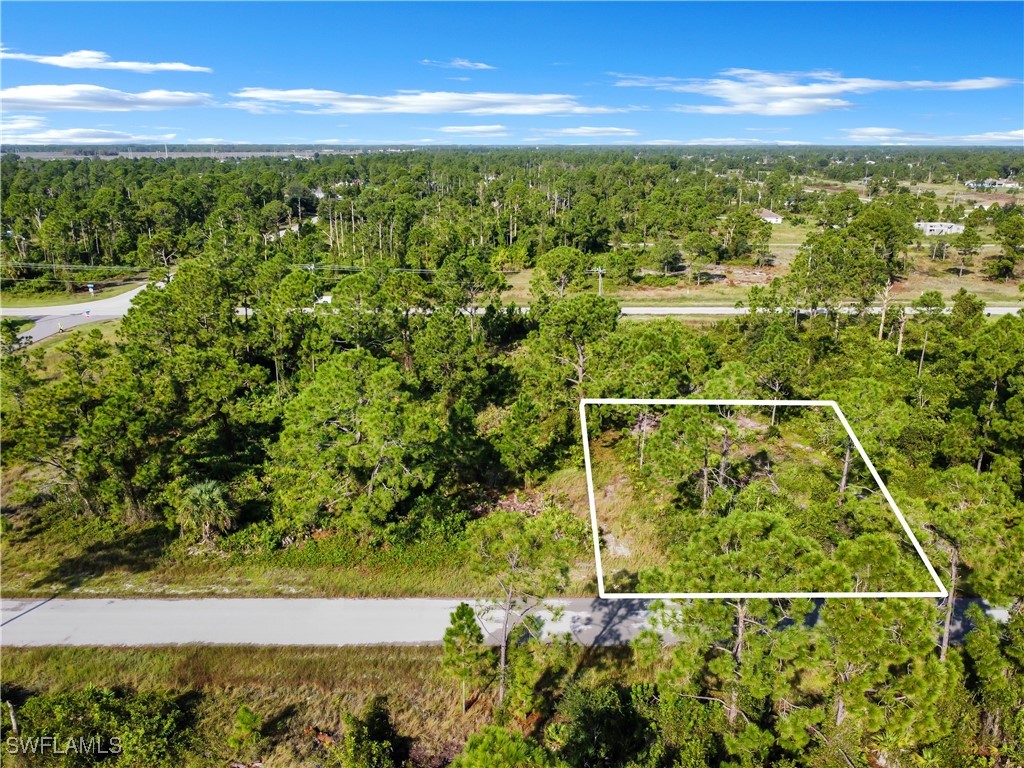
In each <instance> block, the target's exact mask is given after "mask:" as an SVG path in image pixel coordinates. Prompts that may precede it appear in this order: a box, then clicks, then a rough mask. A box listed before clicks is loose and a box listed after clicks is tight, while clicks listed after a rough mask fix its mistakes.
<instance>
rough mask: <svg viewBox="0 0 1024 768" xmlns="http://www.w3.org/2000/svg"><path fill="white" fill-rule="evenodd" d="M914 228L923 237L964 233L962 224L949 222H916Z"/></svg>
mask: <svg viewBox="0 0 1024 768" xmlns="http://www.w3.org/2000/svg"><path fill="white" fill-rule="evenodd" d="M914 226H915V227H917V228H918V229H919V230H921V232H922V233H923V234H925V235H959V234H960V233H961V232H963V231H964V225H963V224H954V223H953V222H951V221H918V222H917V223H915V224H914Z"/></svg>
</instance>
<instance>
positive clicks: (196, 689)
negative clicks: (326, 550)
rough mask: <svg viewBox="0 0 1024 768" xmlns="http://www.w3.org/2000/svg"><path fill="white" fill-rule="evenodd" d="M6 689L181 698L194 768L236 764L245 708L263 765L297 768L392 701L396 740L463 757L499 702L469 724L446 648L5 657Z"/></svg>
mask: <svg viewBox="0 0 1024 768" xmlns="http://www.w3.org/2000/svg"><path fill="white" fill-rule="evenodd" d="M2 680H3V684H4V686H5V688H6V689H8V690H15V691H22V692H24V691H28V692H33V693H55V692H58V691H67V690H76V689H81V688H83V687H85V686H87V685H95V686H103V687H111V688H115V687H125V688H129V689H132V690H138V691H156V692H170V693H171V694H174V695H178V696H181V697H182V700H183V701H185V702H187V706H189V707H190V709H191V711H192V713H193V715H194V722H195V730H196V732H197V735H198V737H199V740H200V742H201V747H202V748H200V749H196V750H193V751H192V754H191V755H190V760H189V762H188V763H187V764H188V765H192V766H224V765H226V764H227V762H228V760H229V759H231V758H233V757H235V755H233V754H231V753H230V750H229V748H228V747H227V739H228V737H229V735H230V734H231V731H232V727H233V721H234V716H235V713H236V712H237V711H238V708H239V707H240V706H242V705H243V704H244V705H247V706H249V707H250V708H252V709H253V710H254V711H255V712H256V713H257V714H259V715H260V716H261V717H262V718H263V722H264V728H263V733H264V738H265V739H266V742H265V743H266V748H265V750H264V751H263V753H262V757H263V761H264V764H265V765H268V766H281V767H282V768H290V767H292V766H295V767H296V768H297V767H298V766H305V765H311V764H313V763H315V762H318V761H319V760H322V759H323V756H324V751H323V748H322V747H321V746H320V743H319V742H318V741H317V737H316V734H318V733H325V734H328V736H330V737H332V738H335V739H336V738H338V736H339V735H340V732H341V730H342V721H341V718H342V714H343V713H344V712H353V711H359V710H361V709H362V707H363V706H364V704H365V703H366V702H367V701H369V700H370V699H371V698H372V697H374V696H376V695H383V696H387V698H388V703H389V707H390V710H391V714H392V717H393V719H394V721H395V725H396V727H397V731H398V733H399V734H400V735H402V736H404V737H411V738H413V739H414V746H415V747H416V748H417V749H419V750H420V751H421V752H423V753H425V754H427V755H440V754H445V753H455V752H457V751H458V750H459V749H461V746H462V744H463V743H464V742H465V740H466V738H467V737H468V735H469V734H470V733H472V732H473V731H475V730H476V729H478V728H479V727H480V726H481V725H483V724H485V723H486V722H488V721H489V720H490V713H491V710H492V704H493V699H494V691H493V690H491V689H490V688H488V689H486V690H485V691H484V692H483V694H482V696H481V698H480V700H478V701H476V702H475V705H474V706H473V707H471V708H470V710H469V712H467V713H466V714H463V713H462V710H461V704H460V699H459V694H458V689H457V687H456V684H455V682H454V681H453V680H450V679H449V678H447V677H446V676H445V675H444V674H443V672H442V670H441V649H440V648H439V647H365V648H360V647H352V648H316V647H301V648H297V647H284V648H262V647H210V646H198V647H196V646H192V647H167V648H151V649H121V648H4V664H3V672H2ZM15 687H16V688H15ZM492 687H493V686H492ZM12 698H15V697H13V696H12ZM4 716H5V719H6V716H7V713H6V712H5V713H4ZM204 752H207V755H206V756H205V758H204V755H203V753H204Z"/></svg>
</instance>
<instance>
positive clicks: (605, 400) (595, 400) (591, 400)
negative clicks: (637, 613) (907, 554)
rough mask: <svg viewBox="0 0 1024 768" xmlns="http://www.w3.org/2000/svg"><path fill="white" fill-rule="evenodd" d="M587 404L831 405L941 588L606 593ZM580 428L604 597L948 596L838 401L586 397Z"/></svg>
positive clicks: (606, 598)
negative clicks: (928, 589) (918, 589)
mask: <svg viewBox="0 0 1024 768" xmlns="http://www.w3.org/2000/svg"><path fill="white" fill-rule="evenodd" d="M588 405H754V406H762V407H763V406H777V405H783V406H786V405H791V406H816V407H822V408H831V409H832V410H833V411H835V414H836V416H838V417H839V421H840V423H841V424H842V425H843V428H844V429H846V434H848V435H849V436H850V439H851V440H852V441H853V444H854V445H855V446H856V447H857V453H859V454H860V457H861V458H862V459H863V460H864V463H865V464H866V465H867V468H868V470H869V471H870V472H871V476H872V477H873V478H874V479H875V482H876V483H878V487H879V488H881V489H882V495H884V496H885V500H886V501H887V502H889V506H890V507H891V508H892V510H893V512H895V513H896V519H897V520H899V521H900V525H902V526H903V530H904V532H905V533H906V534H907V536H908V537H909V538H910V542H911V543H912V544H913V545H914V549H915V550H916V551H917V554H918V556H919V557H920V558H921V562H923V563H924V566H925V568H927V569H928V574H929V575H930V576H931V577H932V580H933V581H934V582H935V585H936V586H937V587H938V590H937V591H935V592H605V589H604V569H603V568H602V566H601V537H600V536H599V534H598V527H597V505H596V503H595V501H594V475H593V472H592V470H591V467H590V437H589V435H588V434H587V410H586V409H587V406H588ZM580 428H581V431H582V434H583V461H584V464H585V465H586V471H587V497H588V499H589V501H590V524H591V530H592V532H593V535H594V559H595V561H596V564H597V590H598V594H599V595H600V597H601V599H603V600H633V599H636V598H646V599H662V600H674V599H684V598H694V599H722V598H727V599H737V598H744V597H751V598H766V599H767V598H771V599H792V598H800V597H943V598H944V597H949V591H948V590H947V589H946V588H945V587H944V586H943V585H942V582H941V581H940V580H939V576H938V574H937V573H936V572H935V569H934V568H933V567H932V564H931V562H930V561H929V560H928V557H927V556H926V555H925V553H924V550H923V549H922V548H921V544H920V543H919V542H918V540H917V537H916V536H915V535H914V532H913V531H912V530H910V526H909V525H907V521H906V518H904V517H903V513H902V512H901V511H900V508H899V506H897V504H896V501H895V500H894V499H893V497H892V495H891V494H890V493H889V489H888V488H886V487H885V483H883V482H882V478H881V477H879V476H878V471H877V470H876V469H875V465H874V464H872V463H871V459H869V458H868V455H867V453H866V452H865V451H864V448H863V446H861V444H860V440H858V439H857V436H856V435H855V434H854V433H853V428H852V427H851V426H850V422H848V421H847V420H846V416H844V415H843V412H842V411H841V410H840V409H839V404H838V403H837V402H836V401H835V400H725V399H711V400H703V399H698V398H692V399H691V398H683V399H677V400H659V399H643V398H639V399H634V398H620V397H585V398H583V399H582V400H580Z"/></svg>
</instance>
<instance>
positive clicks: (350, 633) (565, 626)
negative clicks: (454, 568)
mask: <svg viewBox="0 0 1024 768" xmlns="http://www.w3.org/2000/svg"><path fill="white" fill-rule="evenodd" d="M460 602H468V603H470V604H472V605H474V606H475V607H476V608H477V610H478V617H480V620H481V624H482V626H483V629H484V633H485V635H486V636H487V641H488V642H489V643H491V644H495V643H496V642H497V639H498V637H500V629H501V624H500V621H501V616H500V614H499V613H498V612H497V611H496V610H495V611H491V612H490V613H487V611H486V606H485V605H483V604H481V603H478V602H476V601H474V600H473V598H465V599H463V600H459V599H454V598H453V599H430V598H404V599H386V600H385V599H377V600H374V599H345V598H342V599H301V598H263V599H260V598H211V599H198V600H149V599H117V600H114V599H110V600H96V599H82V600H68V599H50V600H3V601H0V643H2V645H5V646H47V645H80V646H97V645H104V646H152V645H180V644H210V645H324V646H339V645H436V644H439V643H440V642H441V641H442V640H443V638H444V632H445V629H446V628H447V627H448V622H449V619H450V616H451V613H452V611H454V610H455V608H456V606H457V605H458V604H459V603H460ZM979 602H981V601H978V600H967V599H962V598H959V599H957V606H956V611H955V616H956V619H955V621H954V625H953V638H954V640H959V639H960V638H961V637H962V635H963V632H964V631H965V626H964V620H963V619H964V613H965V612H966V610H967V608H968V607H969V606H970V605H971V604H972V603H979ZM548 604H549V605H550V606H553V607H554V608H555V609H556V611H557V615H556V616H553V615H552V613H551V611H541V612H540V613H539V615H540V616H541V617H542V618H543V619H544V620H545V633H546V635H547V636H548V637H551V636H553V635H557V634H568V635H570V636H571V637H572V638H573V639H575V640H576V642H578V643H580V644H581V645H588V646H595V645H623V644H626V643H628V642H629V641H630V640H632V639H633V638H635V637H636V636H637V634H638V633H639V632H640V630H642V629H643V628H644V627H645V626H646V625H647V621H648V618H649V616H650V612H649V610H648V606H649V602H648V601H646V600H600V599H596V598H574V599H568V600H550V601H548ZM982 605H983V607H984V608H985V609H986V612H987V613H988V614H989V615H990V616H992V617H993V618H995V619H997V620H999V621H1003V622H1005V621H1007V620H1008V619H1009V613H1008V612H1007V611H1006V610H1005V609H999V608H992V607H990V606H987V605H985V604H984V603H982Z"/></svg>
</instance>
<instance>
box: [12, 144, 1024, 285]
mask: <svg viewBox="0 0 1024 768" xmlns="http://www.w3.org/2000/svg"><path fill="white" fill-rule="evenodd" d="M1020 165H1021V154H1020V152H1018V151H1015V150H996V149H991V150H984V151H981V150H978V151H957V152H952V151H942V150H930V151H921V150H913V151H911V150H906V149H891V150H886V151H879V150H857V152H856V153H852V152H851V151H850V150H849V149H845V150H836V151H823V150H809V149H792V150H788V151H781V150H777V149H773V150H763V151H759V152H756V153H753V152H751V151H750V150H745V151H722V150H718V151H715V152H713V153H711V152H708V151H707V150H700V151H695V153H694V154H688V155H683V156H680V155H679V154H678V153H668V152H664V151H658V150H650V149H644V150H643V151H642V152H638V151H637V150H627V149H624V150H608V149H594V150H590V151H588V150H579V149H574V150H562V151H558V150H551V151H544V152H540V151H538V152H528V151H513V150H507V151H489V152H473V151H466V150H451V151H443V150H439V151H432V152H425V151H416V152H405V153H396V154H392V153H370V154H362V155H352V156H325V157H321V158H318V159H315V160H306V159H298V158H296V159H281V158H273V159H271V158H267V159H248V160H244V161H237V162H220V161H218V160H216V159H211V158H190V159H178V160H169V161H165V160H162V159H145V160H127V159H121V158H117V159H113V160H103V161H101V160H52V161H43V160H31V159H18V158H17V156H16V155H10V154H7V155H4V156H3V158H2V165H0V168H2V173H3V176H4V180H5V183H4V186H3V190H0V202H2V206H3V211H4V222H5V225H4V226H5V232H6V236H5V237H4V238H3V239H2V240H0V242H2V243H3V251H2V255H3V262H2V263H3V277H4V278H5V279H6V281H7V285H6V290H8V291H10V290H12V289H14V288H18V289H21V290H33V289H34V290H47V289H49V290H52V289H53V287H54V286H55V285H59V284H61V283H64V284H70V283H72V282H73V281H76V280H77V281H78V282H81V281H82V279H84V278H83V276H86V277H87V276H89V275H95V276H98V277H102V276H104V275H108V276H109V275H110V274H114V273H116V272H117V268H119V267H129V268H135V269H139V268H154V267H167V266H169V265H171V264H173V263H175V262H177V261H178V260H179V259H181V258H183V257H187V256H193V255H197V254H198V253H200V252H203V251H212V252H216V251H218V250H219V251H220V252H222V253H223V252H225V251H230V252H231V253H232V254H233V257H234V259H235V260H236V261H237V262H238V263H239V266H240V267H241V266H242V265H247V266H248V268H249V269H251V268H252V266H251V264H247V262H249V261H251V260H256V261H260V260H263V259H265V258H267V257H268V256H269V255H273V254H282V255H284V256H286V257H287V259H288V260H289V262H291V263H303V264H309V265H318V264H319V265H324V266H323V269H322V270H321V272H320V273H317V272H314V276H315V277H316V278H317V280H318V285H320V287H322V288H323V287H325V286H326V285H329V284H330V283H331V282H332V281H333V280H336V279H337V277H338V275H337V274H336V271H337V269H338V268H339V267H341V268H343V267H350V268H351V267H360V268H362V267H367V266H370V265H371V264H375V263H383V264H386V265H388V266H389V267H392V268H403V269H419V270H436V269H440V268H441V267H443V265H444V263H445V261H446V260H450V257H451V256H461V257H469V256H477V257H478V258H481V259H483V260H485V261H486V262H487V263H489V264H490V265H492V266H493V267H495V268H496V269H499V270H507V269H516V268H520V267H523V266H530V265H533V264H534V263H536V261H537V259H539V257H540V256H541V255H542V254H544V253H546V252H547V251H549V250H551V249H552V248H553V247H555V246H559V245H562V246H570V247H574V248H578V249H580V250H582V251H583V252H585V253H587V254H589V255H590V257H591V258H590V259H589V260H588V264H587V266H590V267H604V268H605V269H607V270H608V271H609V272H610V273H612V274H613V276H614V277H615V278H616V279H620V280H625V279H629V278H631V277H633V276H634V274H635V272H636V270H637V269H638V268H640V269H642V268H648V269H653V270H661V271H663V270H666V269H668V268H674V267H681V266H683V265H684V264H685V265H686V266H687V267H688V269H689V270H690V272H691V273H694V274H697V273H699V271H700V268H701V266H703V265H706V264H710V263H721V262H723V261H730V260H732V261H735V260H743V259H747V260H758V259H767V258H768V255H769V254H768V248H767V240H768V237H769V233H770V229H771V228H770V226H769V225H768V224H767V223H766V222H764V221H763V220H762V219H760V218H758V217H757V216H755V215H754V212H753V211H754V209H755V208H757V207H766V208H771V209H774V210H777V211H778V212H780V213H783V214H785V215H786V216H788V217H790V218H794V219H796V220H798V221H803V220H805V219H807V220H810V221H813V222H816V223H818V224H819V225H821V226H822V227H823V228H825V229H829V228H831V227H832V226H833V225H847V224H848V225H849V226H848V227H847V226H843V227H842V229H843V232H844V234H845V233H846V232H847V231H848V232H849V233H850V234H851V235H852V236H854V239H855V240H856V242H857V245H858V246H859V247H860V248H862V249H865V250H867V251H870V253H871V255H872V256H874V257H876V258H878V259H881V261H882V264H881V265H876V264H871V265H870V274H869V275H867V276H866V279H869V280H871V281H874V280H877V279H882V280H883V282H884V278H885V277H894V276H896V275H897V274H898V272H899V271H900V269H901V268H902V265H901V264H899V263H898V261H899V255H900V253H903V252H905V250H906V248H907V246H908V245H909V244H910V243H911V242H913V241H914V240H915V237H916V235H915V231H914V230H913V228H912V226H911V225H912V224H913V222H914V221H917V220H926V221H935V220H947V221H954V222H959V221H961V220H963V219H966V221H967V223H969V224H970V225H971V226H970V228H969V231H970V232H971V233H972V234H970V235H967V236H966V237H961V238H959V239H958V240H956V241H955V242H950V243H948V244H947V245H949V246H955V247H956V253H957V254H958V255H959V256H961V257H965V258H967V259H968V260H970V258H971V257H972V256H974V255H977V253H978V246H979V245H980V240H977V241H976V238H975V237H974V235H976V234H977V228H978V227H983V226H986V225H992V226H994V227H995V230H996V231H995V234H996V239H997V241H998V242H1000V243H1003V244H1004V245H1005V248H1004V249H1003V250H1002V251H1001V252H1000V254H999V255H998V256H994V255H993V257H992V258H990V259H988V261H987V263H986V264H985V265H984V266H985V269H986V270H987V271H988V272H990V273H991V274H992V275H993V276H996V277H1001V278H1005V277H1008V276H1012V275H1013V273H1014V269H1015V268H1016V265H1017V264H1018V263H1019V262H1020V260H1021V255H1020V249H1021V243H1022V242H1024V234H1022V232H1021V230H1022V228H1024V226H1022V225H1021V223H1020V218H1019V215H1017V214H1012V215H1007V214H1006V212H1005V211H1004V210H1003V208H1005V207H1006V206H1005V205H1002V206H1000V205H999V204H996V205H995V206H992V207H990V208H989V209H988V210H985V209H984V208H978V209H974V208H972V207H970V206H965V205H964V201H963V200H961V199H960V198H959V197H957V196H956V195H954V196H953V199H952V200H950V201H946V200H945V199H939V198H938V196H937V194H936V192H935V189H931V188H926V189H924V191H923V192H922V190H921V189H915V190H913V191H912V190H911V187H910V186H908V185H914V184H918V183H920V184H925V183H926V182H927V183H931V182H936V183H938V182H939V181H943V182H945V183H947V184H948V183H950V182H953V181H954V180H955V178H959V179H960V180H961V181H963V180H966V179H967V178H969V177H976V178H982V179H984V178H987V177H993V176H994V177H1006V176H1007V175H1012V174H1015V173H1018V172H1019V170H1020ZM862 177H863V178H864V179H866V180H867V181H868V184H867V186H866V191H867V193H868V194H869V196H870V199H871V202H870V203H865V202H863V201H861V200H860V199H859V198H858V195H857V194H856V193H855V192H853V191H852V190H847V191H845V192H843V193H841V194H832V193H831V192H830V191H829V190H828V189H827V185H826V186H825V187H821V185H820V184H819V185H818V188H815V187H814V186H813V185H812V186H811V187H808V186H807V185H806V184H807V180H808V179H811V178H813V179H816V180H817V181H819V182H820V181H822V180H834V181H837V182H840V181H851V180H854V179H861V178H862ZM840 189H842V188H841V187H840ZM960 192H961V193H965V192H966V190H965V189H964V188H963V187H962V186H961V187H960ZM293 226H296V228H298V227H302V228H301V229H299V232H300V234H301V235H303V236H302V237H301V238H283V239H281V238H280V237H279V234H278V233H279V232H280V231H281V230H283V229H285V228H288V227H293ZM278 240H280V242H275V241H278ZM845 242H846V241H845V240H844V243H845ZM847 244H848V245H852V244H851V243H847ZM637 245H642V246H650V247H644V248H642V249H641V250H640V251H639V252H638V251H637V250H636V248H635V246H637ZM627 246H634V247H632V248H630V247H627ZM823 247H824V246H823ZM942 255H943V257H945V256H946V253H945V248H944V250H943V254H942ZM948 255H949V256H952V255H953V253H952V248H950V253H949V254H948ZM883 266H884V273H885V274H876V273H877V272H878V270H879V269H881V268H882V267H883ZM86 267H91V268H93V270H92V272H90V271H88V270H85V271H83V268H86ZM98 268H102V269H98ZM865 269H867V267H865ZM250 287H251V286H247V288H250ZM858 290H860V288H858Z"/></svg>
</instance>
